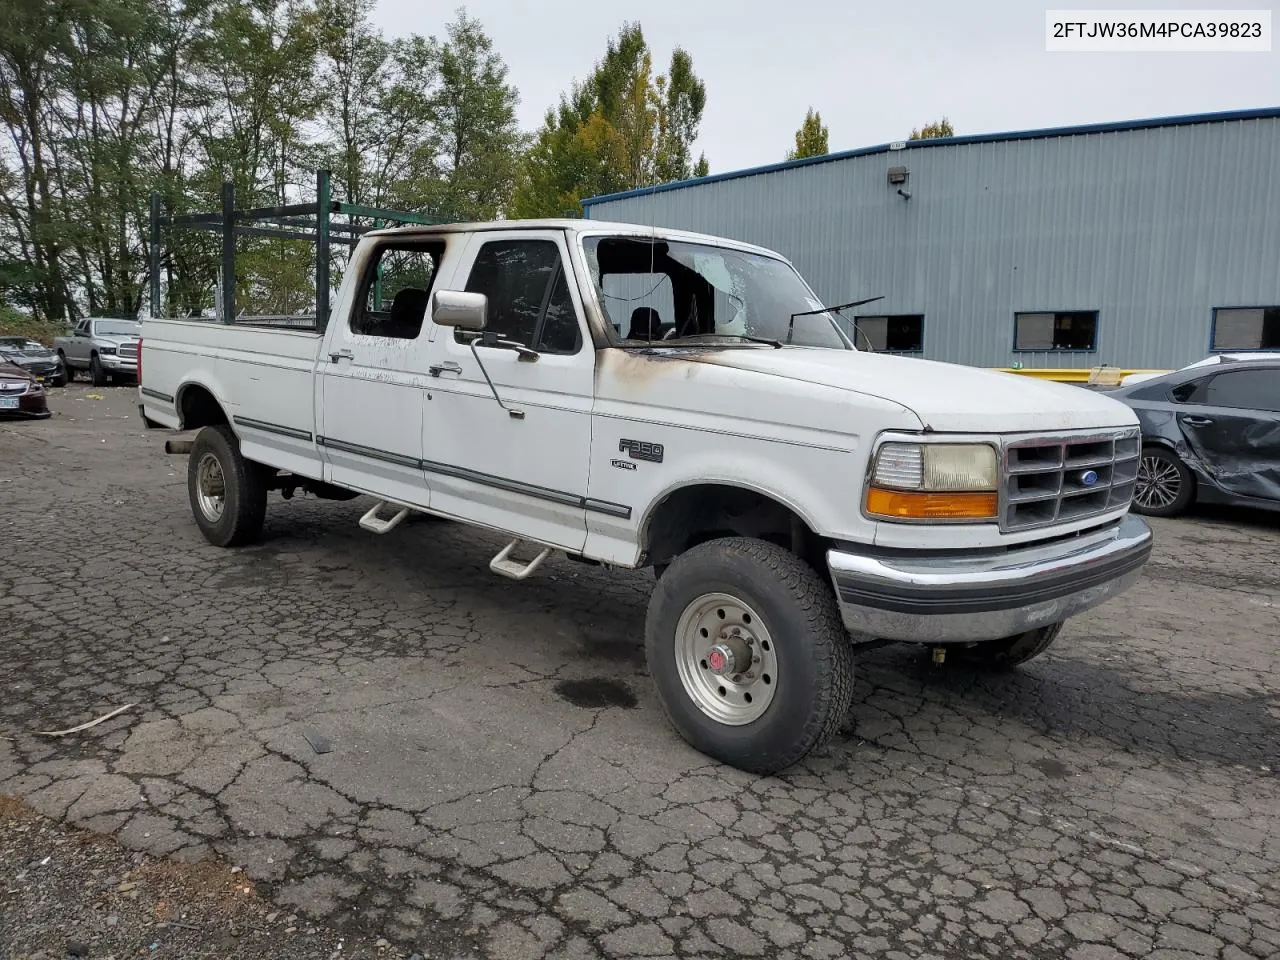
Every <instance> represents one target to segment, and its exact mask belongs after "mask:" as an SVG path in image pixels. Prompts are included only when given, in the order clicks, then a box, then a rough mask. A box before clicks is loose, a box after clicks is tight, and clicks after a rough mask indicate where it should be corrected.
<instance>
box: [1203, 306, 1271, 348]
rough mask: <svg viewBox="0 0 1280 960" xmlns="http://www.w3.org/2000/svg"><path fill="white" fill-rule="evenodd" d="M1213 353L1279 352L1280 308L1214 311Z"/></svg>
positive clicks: (1221, 309) (1239, 308) (1235, 308)
mask: <svg viewBox="0 0 1280 960" xmlns="http://www.w3.org/2000/svg"><path fill="white" fill-rule="evenodd" d="M1212 349H1214V350H1280V307H1218V308H1217V309H1215V310H1214V311H1213V344H1212Z"/></svg>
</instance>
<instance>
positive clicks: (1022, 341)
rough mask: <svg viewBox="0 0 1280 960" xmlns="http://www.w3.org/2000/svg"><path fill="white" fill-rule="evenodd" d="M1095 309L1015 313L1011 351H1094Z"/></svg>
mask: <svg viewBox="0 0 1280 960" xmlns="http://www.w3.org/2000/svg"><path fill="white" fill-rule="evenodd" d="M1097 348H1098V311H1097V310H1066V311H1060V312H1058V313H1015V314H1014V315H1013V349H1014V350H1096V349H1097Z"/></svg>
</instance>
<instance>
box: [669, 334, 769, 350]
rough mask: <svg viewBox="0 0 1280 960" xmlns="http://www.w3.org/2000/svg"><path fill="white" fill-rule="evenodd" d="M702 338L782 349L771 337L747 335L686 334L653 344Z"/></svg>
mask: <svg viewBox="0 0 1280 960" xmlns="http://www.w3.org/2000/svg"><path fill="white" fill-rule="evenodd" d="M701 337H736V338H738V339H739V340H746V341H748V342H750V343H763V344H764V345H765V346H768V347H774V348H775V349H777V350H781V349H782V344H781V343H780V342H779V341H777V340H773V339H771V338H769V337H753V336H751V335H750V334H746V333H686V334H684V335H683V336H679V337H671V338H670V339H667V340H654V341H653V343H656V344H658V345H662V344H664V343H672V342H674V341H676V340H695V339H699V338H701Z"/></svg>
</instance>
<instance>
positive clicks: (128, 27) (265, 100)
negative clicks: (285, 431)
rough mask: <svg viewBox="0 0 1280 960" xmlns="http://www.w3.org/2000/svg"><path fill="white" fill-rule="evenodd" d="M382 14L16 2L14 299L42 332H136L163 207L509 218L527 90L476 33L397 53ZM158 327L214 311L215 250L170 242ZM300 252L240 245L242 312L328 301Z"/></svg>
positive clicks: (2, 61)
mask: <svg viewBox="0 0 1280 960" xmlns="http://www.w3.org/2000/svg"><path fill="white" fill-rule="evenodd" d="M371 9H372V0H8V2H7V3H6V5H5V17H4V21H5V22H4V29H3V30H0V122H2V123H3V128H4V133H3V135H0V136H3V141H2V142H0V298H3V301H4V302H7V303H11V304H15V305H18V306H20V307H22V308H23V309H25V310H29V311H31V313H32V314H33V315H34V316H36V317H43V318H52V319H54V320H58V321H61V320H66V319H70V318H74V317H75V316H78V315H83V314H84V313H94V314H100V315H117V316H128V315H135V314H137V312H138V311H139V310H140V309H142V308H144V306H145V304H144V298H145V291H146V289H147V284H148V280H149V268H150V264H149V259H148V256H147V242H146V241H147V233H148V210H147V206H148V199H149V195H150V193H151V191H153V190H155V191H158V192H159V193H160V195H161V197H162V198H163V201H164V205H165V207H166V209H167V211H169V212H172V213H175V214H182V213H191V212H207V211H211V210H216V209H218V206H219V202H220V200H219V194H220V187H221V183H222V181H223V180H224V179H230V180H232V181H233V182H234V183H235V187H236V198H237V203H238V205H240V206H255V205H258V206H265V205H274V204H278V203H292V202H298V201H300V200H304V199H311V198H312V197H313V195H314V189H315V174H314V169H315V168H316V167H317V166H326V167H329V168H331V169H332V170H333V171H334V182H335V189H334V196H335V199H344V200H349V201H352V202H356V203H361V204H366V205H372V206H392V207H394V206H410V207H411V208H421V209H432V208H434V209H438V210H440V211H441V212H442V215H447V216H450V217H457V218H460V219H463V218H465V219H472V218H480V217H494V216H499V215H501V214H502V213H503V212H504V211H505V210H506V208H507V207H508V206H509V202H510V197H511V193H512V190H513V189H514V183H515V178H516V167H517V160H518V157H519V154H520V151H521V148H522V143H521V138H520V135H519V132H518V129H517V126H516V122H515V106H516V104H517V102H518V101H517V94H516V91H515V89H514V87H513V86H511V85H510V84H509V83H508V81H507V70H506V66H505V64H504V63H503V61H502V58H501V57H500V56H499V55H498V54H497V53H496V52H495V51H494V50H493V48H492V43H491V41H490V39H489V38H488V36H487V35H486V34H485V33H484V30H483V28H482V27H481V25H480V24H479V23H478V22H477V21H476V20H474V19H472V18H470V17H468V16H467V15H466V14H465V12H463V11H459V13H458V15H457V17H456V18H455V19H454V21H453V22H452V23H451V24H449V26H448V30H447V34H446V36H444V37H443V38H440V39H437V38H434V37H422V36H416V35H413V36H409V37H406V38H403V39H400V40H396V41H394V42H393V41H390V40H388V39H386V38H385V37H383V36H382V35H381V33H380V32H379V31H378V30H376V29H375V28H374V27H373V26H372V23H371V21H370V12H371ZM162 246H163V251H164V256H163V259H162V262H161V264H160V270H161V273H162V281H163V284H162V285H163V289H164V291H165V303H164V305H163V306H164V310H165V311H166V312H167V313H172V314H182V315H186V314H190V313H191V312H193V311H194V312H199V311H201V310H208V309H210V308H211V307H212V305H213V300H214V292H215V289H216V285H217V278H218V264H219V258H218V237H217V235H216V234H211V233H205V232H196V231H187V230H182V231H172V232H171V233H169V234H168V235H166V236H165V237H164V238H163V245H162ZM313 256H314V250H313V248H311V247H309V245H307V244H299V243H296V242H291V241H277V240H261V239H241V240H240V241H238V243H237V288H238V289H237V297H238V303H240V304H241V305H242V306H243V307H245V308H247V309H251V310H255V311H257V310H259V309H262V310H268V311H270V312H292V311H293V310H294V309H299V308H301V309H305V308H306V301H308V300H309V299H311V298H313V291H311V283H312V280H311V275H310V272H309V271H310V267H309V262H310V260H311V259H312V258H313Z"/></svg>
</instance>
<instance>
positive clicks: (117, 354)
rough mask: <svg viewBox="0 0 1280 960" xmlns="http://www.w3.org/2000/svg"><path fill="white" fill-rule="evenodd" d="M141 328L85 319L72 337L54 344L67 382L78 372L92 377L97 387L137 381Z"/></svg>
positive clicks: (127, 323) (135, 323)
mask: <svg viewBox="0 0 1280 960" xmlns="http://www.w3.org/2000/svg"><path fill="white" fill-rule="evenodd" d="M141 336H142V325H141V324H140V323H138V321H136V320H112V319H109V318H105V317H85V318H84V319H83V320H81V321H80V322H79V323H77V324H76V325H75V327H74V328H73V329H72V331H71V333H70V334H69V335H68V336H65V337H58V338H57V339H56V340H54V341H53V348H54V349H55V350H57V351H58V359H59V360H60V361H62V366H63V369H64V370H66V372H67V379H68V380H74V379H75V375H76V371H77V370H84V371H86V372H87V373H88V374H89V378H90V379H91V380H92V381H93V385H94V386H95V387H100V386H102V385H103V384H105V383H107V382H109V381H112V380H115V379H116V378H118V377H130V378H135V377H136V376H137V373H138V338H139V337H141Z"/></svg>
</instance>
